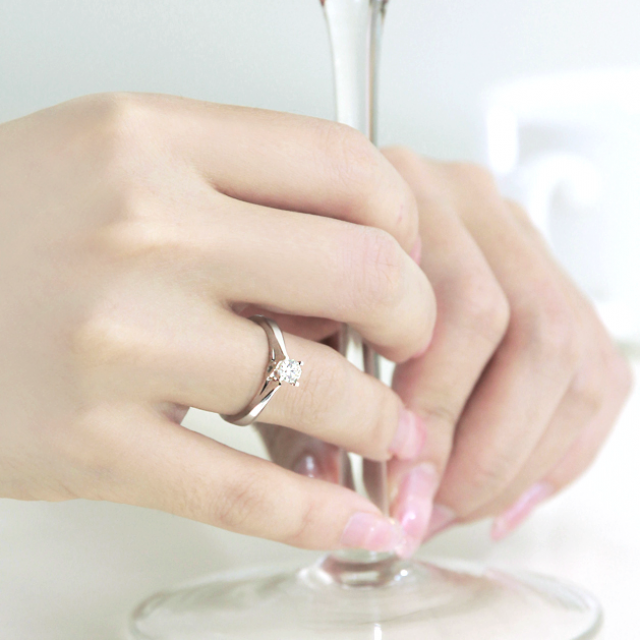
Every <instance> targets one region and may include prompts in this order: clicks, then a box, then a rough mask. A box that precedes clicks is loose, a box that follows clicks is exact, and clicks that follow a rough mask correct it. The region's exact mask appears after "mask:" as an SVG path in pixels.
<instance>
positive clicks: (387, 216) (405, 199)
mask: <svg viewBox="0 0 640 640" xmlns="http://www.w3.org/2000/svg"><path fill="white" fill-rule="evenodd" d="M330 144H331V146H332V148H331V149H329V154H330V157H333V158H335V162H336V167H335V169H336V171H335V173H336V174H337V175H338V176H339V179H340V180H341V181H342V183H343V184H344V186H345V188H346V189H345V193H347V194H349V195H348V197H349V198H351V199H352V202H351V206H352V208H354V209H357V210H360V211H362V212H365V214H366V216H367V218H368V219H369V220H370V226H376V227H382V228H384V229H386V230H387V231H388V232H390V233H392V234H393V235H394V236H396V237H397V239H398V240H399V241H400V242H403V243H406V244H407V245H409V244H411V243H412V241H415V238H416V237H417V235H418V204H417V201H416V197H415V195H414V193H413V191H412V190H411V188H410V187H409V185H408V184H407V183H406V182H405V180H403V179H402V177H401V176H400V175H399V174H398V173H397V171H395V169H394V168H393V167H391V166H390V165H389V163H388V162H385V160H384V158H383V157H382V154H381V153H380V152H379V151H378V150H377V149H376V147H374V146H373V145H372V144H371V142H370V141H369V140H368V138H367V137H366V136H364V135H363V134H362V133H360V132H359V131H356V130H355V129H353V128H351V127H348V126H346V125H339V126H337V127H336V128H335V133H333V134H332V136H331V143H330Z"/></svg>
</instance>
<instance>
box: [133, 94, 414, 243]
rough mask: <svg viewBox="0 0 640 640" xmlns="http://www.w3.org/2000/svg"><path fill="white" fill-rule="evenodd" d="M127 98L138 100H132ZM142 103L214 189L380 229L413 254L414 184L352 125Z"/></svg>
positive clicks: (184, 103)
mask: <svg viewBox="0 0 640 640" xmlns="http://www.w3.org/2000/svg"><path fill="white" fill-rule="evenodd" d="M129 99H131V100H132V101H133V102H134V105H135V103H136V99H137V97H136V96H135V95H134V96H133V97H131V98H129ZM145 100H148V101H151V104H152V105H153V106H154V108H156V109H157V114H158V116H159V118H160V122H159V125H160V127H161V128H162V131H164V132H168V134H169V135H170V144H171V146H172V147H174V148H176V149H177V150H179V152H180V153H179V155H180V156H181V157H184V158H186V159H187V160H189V161H191V162H192V163H193V164H194V165H195V167H196V168H197V169H198V171H200V172H201V173H202V174H203V175H204V176H205V177H206V178H207V180H208V181H209V183H210V184H211V185H212V186H213V187H214V188H215V189H216V190H218V191H220V192H222V193H224V194H226V195H229V196H231V197H233V198H236V199H238V200H243V201H246V202H252V203H255V204H261V205H265V206H270V207H275V208H279V209H286V210H289V211H298V212H301V213H310V214H315V215H321V216H325V217H330V218H339V219H341V220H345V221H348V222H353V223H356V224H363V225H367V226H371V227H377V228H378V229H382V230H384V231H387V232H388V233H390V234H391V235H392V236H393V237H394V238H395V239H396V240H397V241H398V242H399V243H400V245H401V246H402V248H403V249H404V250H405V251H406V252H407V253H411V252H412V251H414V252H416V251H417V246H418V210H417V205H416V201H415V198H414V196H413V193H412V191H411V189H410V188H409V187H408V185H407V184H406V183H405V182H404V180H403V179H402V178H401V176H400V174H399V173H398V172H397V171H396V170H395V169H394V167H393V166H392V165H391V163H389V162H388V161H387V160H386V158H385V157H384V156H383V155H382V154H381V153H380V152H379V151H378V150H377V149H376V148H375V146H374V145H373V144H371V142H369V140H367V138H366V137H365V136H364V135H362V134H361V133H359V132H358V131H356V130H355V129H353V128H351V127H348V126H346V125H341V124H338V123H335V122H331V121H328V120H321V119H319V118H311V117H307V116H299V115H292V114H287V113H279V112H275V111H267V110H262V109H251V108H246V107H235V106H229V105H221V104H213V103H207V102H203V101H199V100H185V99H181V98H177V97H173V96H160V95H157V96H149V95H146V96H145ZM140 103H141V101H140ZM134 111H135V108H134ZM143 111H144V109H143ZM153 115H154V114H153V113H152V114H151V116H150V117H153ZM145 117H149V114H147V113H145ZM147 126H148V121H147Z"/></svg>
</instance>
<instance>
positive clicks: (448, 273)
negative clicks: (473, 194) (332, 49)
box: [385, 148, 509, 546]
mask: <svg viewBox="0 0 640 640" xmlns="http://www.w3.org/2000/svg"><path fill="white" fill-rule="evenodd" d="M385 154H386V155H387V157H388V158H389V160H390V161H391V163H392V164H394V166H395V167H396V169H397V170H398V171H399V173H400V174H401V175H402V176H403V178H404V179H405V180H406V181H407V183H408V184H409V186H410V187H411V188H412V189H413V191H414V193H415V195H416V199H417V202H418V207H419V210H420V215H421V236H422V238H423V246H424V249H425V250H424V251H423V254H422V261H421V266H422V268H423V269H424V271H425V272H426V274H427V276H428V278H429V281H430V282H431V284H432V286H433V288H434V291H435V296H436V301H437V307H438V313H437V319H436V325H435V329H434V335H433V338H432V341H431V343H430V345H429V348H428V349H427V351H426V352H425V353H424V355H422V356H420V357H419V358H414V359H412V360H409V361H407V362H405V363H403V364H402V365H399V366H398V367H397V368H396V372H395V376H394V381H393V388H394V389H395V390H396V391H397V392H398V394H399V395H400V397H401V398H402V399H403V401H404V402H405V404H406V405H407V406H408V407H410V408H411V409H412V410H413V411H415V412H416V413H417V414H418V415H420V416H421V417H422V418H423V420H424V423H425V427H426V433H427V442H426V446H425V448H424V451H423V452H422V455H421V456H420V458H419V461H418V462H420V463H427V462H428V463H430V464H431V465H432V471H431V472H430V473H426V475H425V474H424V473H422V472H421V471H420V470H415V471H414V466H416V465H415V464H413V463H406V462H403V461H398V460H393V461H391V462H390V463H389V486H390V491H391V494H392V498H393V503H392V514H393V515H394V516H395V517H396V518H397V519H398V520H399V521H401V522H404V521H406V522H407V523H411V528H412V533H413V536H412V538H413V540H414V542H415V545H416V546H417V545H418V544H419V543H420V542H421V541H422V538H423V537H424V533H425V532H426V526H427V524H428V518H427V517H426V514H427V513H428V512H430V510H431V499H432V498H433V494H434V490H435V489H436V488H437V486H431V487H430V489H429V490H428V491H426V490H422V489H421V488H420V487H423V486H425V487H426V486H427V484H429V483H428V482H426V480H425V481H422V480H420V477H421V474H422V475H425V478H426V477H427V476H429V477H430V478H439V476H440V475H441V474H442V472H443V470H444V467H445V465H446V462H447V459H448V457H449V453H450V451H451V447H452V443H453V438H454V432H455V428H456V424H457V422H458V419H459V416H460V414H461V412H462V409H463V407H464V405H465V403H466V401H467V398H468V397H469V395H470V394H471V392H472V390H473V388H474V386H475V385H476V383H477V381H478V379H479V377H480V375H481V373H482V371H483V370H484V368H485V366H486V364H487V362H488V361H489V359H490V358H491V356H492V355H493V352H494V351H495V349H496V347H497V346H498V344H499V343H500V341H501V339H502V337H503V335H504V332H505V330H506V327H507V324H508V318H509V308H508V304H507V301H506V298H505V296H504V294H503V292H502V290H501V289H500V286H499V285H498V283H497V281H496V279H495V277H494V275H493V273H492V271H491V269H490V268H489V266H488V264H487V262H486V260H485V258H484V256H483V255H482V253H481V251H480V250H479V248H478V247H477V245H476V244H475V242H474V241H473V238H472V237H471V235H470V234H469V232H468V231H467V229H466V228H465V227H464V225H463V224H462V222H461V221H460V219H459V217H458V215H457V213H456V211H455V209H454V207H453V205H452V203H451V199H450V197H449V195H448V193H446V192H444V191H443V190H442V189H440V186H439V185H440V184H441V182H442V180H441V176H440V165H438V164H435V163H428V162H427V161H426V160H423V159H422V158H420V157H419V156H417V155H415V154H413V153H412V152H410V151H408V150H404V149H400V148H392V149H387V150H385ZM421 468H422V469H424V468H425V467H424V465H421ZM414 476H415V479H414V480H412V478H413V477H414ZM430 478H429V482H431V485H433V482H435V480H434V481H432V480H431V479H430ZM411 487H413V490H410V488H411ZM396 493H397V496H395V497H393V496H394V494H396Z"/></svg>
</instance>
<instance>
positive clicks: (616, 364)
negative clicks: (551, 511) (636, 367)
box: [545, 352, 633, 491]
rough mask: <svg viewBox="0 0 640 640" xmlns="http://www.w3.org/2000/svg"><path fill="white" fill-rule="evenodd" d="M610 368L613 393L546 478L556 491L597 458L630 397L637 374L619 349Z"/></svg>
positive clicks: (608, 369)
mask: <svg viewBox="0 0 640 640" xmlns="http://www.w3.org/2000/svg"><path fill="white" fill-rule="evenodd" d="M606 370H607V372H608V374H609V376H608V377H609V380H610V381H611V393H610V394H608V396H607V401H606V402H605V403H604V405H603V407H602V409H601V410H600V412H599V413H598V415H597V416H596V417H595V418H594V419H593V420H592V421H591V423H590V424H589V426H588V427H587V428H586V429H584V430H583V432H582V434H581V435H580V437H579V438H578V440H577V441H576V442H575V443H574V445H573V446H572V447H571V449H570V450H569V451H568V452H567V454H566V455H565V456H564V458H563V459H562V460H561V461H560V462H559V463H558V465H556V467H555V468H554V469H552V470H551V472H550V473H549V474H548V475H547V476H546V478H545V481H546V482H547V483H548V484H549V485H551V486H552V487H553V488H554V490H555V491H559V490H561V489H563V488H564V487H566V486H567V485H568V484H570V483H571V482H573V481H574V480H575V479H576V478H579V477H580V476H581V475H582V473H584V471H585V470H586V469H587V468H588V467H589V466H590V465H591V463H592V462H593V461H594V460H595V458H596V456H597V455H598V452H599V451H600V449H601V448H602V445H603V444H604V442H605V440H606V439H607V437H608V435H609V434H610V433H611V429H612V427H613V425H614V424H615V422H616V419H617V417H618V416H619V415H620V412H621V410H622V408H623V407H624V404H625V401H626V400H627V398H628V397H629V393H630V391H631V388H632V386H633V378H632V375H631V370H630V368H629V363H628V362H627V361H626V359H625V358H624V357H623V356H622V355H621V354H620V353H618V352H615V353H612V354H611V357H610V359H609V361H608V363H607V367H606Z"/></svg>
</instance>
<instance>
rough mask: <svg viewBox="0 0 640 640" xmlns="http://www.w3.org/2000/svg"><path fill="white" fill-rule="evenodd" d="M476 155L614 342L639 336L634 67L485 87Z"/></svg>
mask: <svg viewBox="0 0 640 640" xmlns="http://www.w3.org/2000/svg"><path fill="white" fill-rule="evenodd" d="M484 107H485V131H486V152H487V157H486V160H487V162H488V164H489V166H490V168H491V169H492V171H493V172H494V173H495V174H496V176H497V178H498V181H499V184H500V186H501V189H502V191H503V193H504V194H505V195H506V196H508V197H511V198H513V199H515V200H517V201H519V202H521V203H522V204H523V205H524V207H525V208H526V209H527V210H528V212H529V214H530V215H531V217H532V219H533V221H534V223H535V224H536V225H537V226H538V228H539V229H540V230H541V232H542V233H543V234H544V236H545V237H546V239H547V240H548V242H549V243H550V245H551V247H552V249H553V251H554V252H555V254H556V255H557V257H558V258H559V260H560V262H562V264H563V265H564V267H565V268H566V269H567V270H568V271H569V273H570V274H571V275H572V276H573V278H574V279H575V280H576V281H577V282H578V284H579V285H580V286H581V287H582V289H583V290H584V291H585V292H586V293H587V294H588V295H589V297H590V298H591V299H592V300H593V302H594V303H595V305H596V307H597V309H598V311H599V312H600V315H601V317H602V319H603V320H604V322H605V324H606V325H607V327H608V328H609V330H610V331H611V332H612V334H613V335H614V336H615V338H616V339H618V341H620V342H621V343H626V344H631V345H635V346H638V345H640V215H639V214H640V68H623V69H606V70H592V71H582V72H572V73H556V74H552V75H547V76H540V77H531V78H523V79H520V80H516V81H514V82H511V83H509V84H504V85H501V86H498V87H496V88H494V89H492V90H491V91H489V92H488V93H487V94H486V95H485V102H484Z"/></svg>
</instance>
